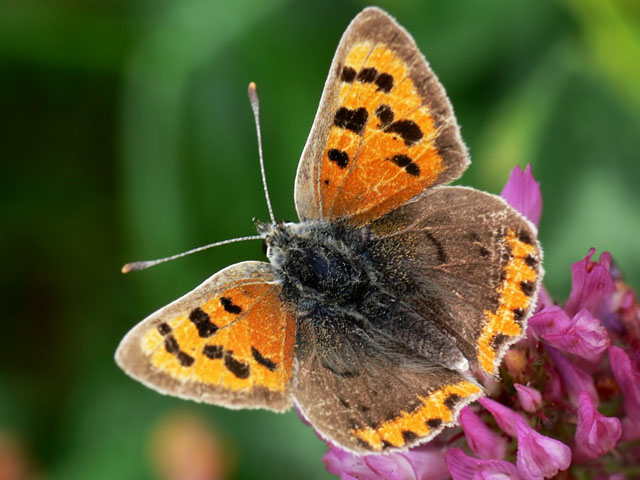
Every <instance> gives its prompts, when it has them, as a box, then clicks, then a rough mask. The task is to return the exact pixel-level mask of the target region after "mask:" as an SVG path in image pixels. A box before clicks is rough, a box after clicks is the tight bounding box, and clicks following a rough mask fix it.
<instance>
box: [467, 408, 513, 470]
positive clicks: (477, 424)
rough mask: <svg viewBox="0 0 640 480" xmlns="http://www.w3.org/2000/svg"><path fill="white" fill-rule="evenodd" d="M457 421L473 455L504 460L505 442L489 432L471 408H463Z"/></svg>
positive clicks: (492, 432)
mask: <svg viewBox="0 0 640 480" xmlns="http://www.w3.org/2000/svg"><path fill="white" fill-rule="evenodd" d="M458 421H459V422H460V425H461V426H462V429H463V430H464V434H465V437H466V438H467V443H468V444H469V447H471V450H473V453H475V454H476V455H477V456H478V457H480V458H504V456H505V454H506V452H507V440H506V439H505V438H503V437H502V436H500V435H499V434H498V433H496V432H494V431H493V430H491V429H490V428H489V427H488V426H487V425H486V424H485V423H484V422H483V421H482V420H481V419H480V417H478V416H477V415H476V414H475V413H473V410H471V408H469V407H464V408H463V409H462V410H461V411H460V416H459V417H458Z"/></svg>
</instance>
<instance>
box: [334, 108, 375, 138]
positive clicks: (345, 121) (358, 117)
mask: <svg viewBox="0 0 640 480" xmlns="http://www.w3.org/2000/svg"><path fill="white" fill-rule="evenodd" d="M368 119H369V114H368V113H367V109H366V108H363V107H360V108H356V109H355V110H351V109H349V108H347V107H340V108H339V109H338V111H337V112H336V114H335V116H334V117H333V124H334V125H335V126H336V127H340V128H344V129H346V130H351V131H352V132H354V133H357V134H358V135H360V134H361V133H362V130H363V129H364V126H365V125H366V124H367V120H368Z"/></svg>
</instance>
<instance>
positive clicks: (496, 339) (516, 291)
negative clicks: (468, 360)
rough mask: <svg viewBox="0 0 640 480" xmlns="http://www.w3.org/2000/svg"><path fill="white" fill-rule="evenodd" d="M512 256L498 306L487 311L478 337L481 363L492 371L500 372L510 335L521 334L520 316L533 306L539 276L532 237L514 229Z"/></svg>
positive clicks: (510, 237)
mask: <svg viewBox="0 0 640 480" xmlns="http://www.w3.org/2000/svg"><path fill="white" fill-rule="evenodd" d="M506 244H507V246H508V248H509V249H510V252H511V256H510V258H509V260H508V262H507V264H506V265H505V266H504V267H503V271H504V274H505V278H504V281H503V283H502V286H501V288H500V291H499V300H498V309H497V310H496V311H495V312H491V311H489V310H485V311H484V316H485V319H486V321H487V323H486V324H485V326H484V329H483V331H482V334H481V335H480V338H479V339H478V363H479V364H480V367H481V368H482V369H483V370H484V371H485V372H487V373H489V374H494V373H496V369H497V368H498V365H497V363H498V362H497V360H498V359H497V355H498V352H499V351H500V349H501V347H502V345H503V344H504V343H505V341H507V340H508V338H509V337H520V336H521V335H522V334H523V327H522V325H521V324H520V323H519V320H520V319H522V318H523V317H525V315H526V312H527V310H528V309H529V307H530V306H531V301H532V295H533V293H534V292H535V290H536V282H537V280H538V269H537V266H538V263H539V261H538V254H539V252H538V250H537V248H536V246H535V245H534V244H533V242H531V241H529V240H528V239H526V238H525V239H521V238H518V236H517V235H516V233H515V232H514V231H513V230H509V231H508V232H507V236H506Z"/></svg>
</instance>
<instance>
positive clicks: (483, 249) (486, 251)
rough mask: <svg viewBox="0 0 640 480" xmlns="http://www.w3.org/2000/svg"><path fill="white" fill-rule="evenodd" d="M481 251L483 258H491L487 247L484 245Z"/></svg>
mask: <svg viewBox="0 0 640 480" xmlns="http://www.w3.org/2000/svg"><path fill="white" fill-rule="evenodd" d="M479 251H480V256H481V257H483V258H487V257H488V256H489V253H490V252H489V250H488V249H487V248H486V247H483V246H482V245H481V246H480V247H479Z"/></svg>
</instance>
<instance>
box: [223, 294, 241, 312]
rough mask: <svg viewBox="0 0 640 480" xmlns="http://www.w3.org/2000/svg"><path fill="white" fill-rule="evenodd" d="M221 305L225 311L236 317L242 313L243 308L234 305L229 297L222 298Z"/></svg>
mask: <svg viewBox="0 0 640 480" xmlns="http://www.w3.org/2000/svg"><path fill="white" fill-rule="evenodd" d="M220 304H221V305H222V307H223V308H224V309H225V311H227V312H229V313H233V314H234V315H237V314H239V313H240V312H242V307H241V306H240V305H234V304H233V302H232V301H231V299H230V298H229V297H220Z"/></svg>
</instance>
